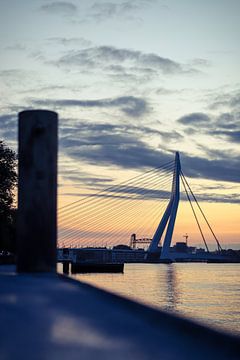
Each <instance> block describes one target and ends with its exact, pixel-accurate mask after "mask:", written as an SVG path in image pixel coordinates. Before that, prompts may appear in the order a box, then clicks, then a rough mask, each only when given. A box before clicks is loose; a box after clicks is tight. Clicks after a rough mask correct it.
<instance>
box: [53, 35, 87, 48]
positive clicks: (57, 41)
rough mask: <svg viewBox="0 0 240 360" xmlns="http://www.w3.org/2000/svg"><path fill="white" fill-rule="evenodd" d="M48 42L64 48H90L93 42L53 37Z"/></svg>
mask: <svg viewBox="0 0 240 360" xmlns="http://www.w3.org/2000/svg"><path fill="white" fill-rule="evenodd" d="M47 41H48V42H50V43H54V44H59V45H63V46H81V47H88V46H91V44H92V42H91V41H90V40H87V39H85V38H83V37H74V38H66V37H51V38H48V39H47Z"/></svg>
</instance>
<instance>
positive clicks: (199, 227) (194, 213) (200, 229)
mask: <svg viewBox="0 0 240 360" xmlns="http://www.w3.org/2000/svg"><path fill="white" fill-rule="evenodd" d="M180 176H181V180H182V183H183V186H184V190H185V192H186V195H187V198H188V201H189V203H190V205H191V208H192V212H193V215H194V217H195V220H196V222H197V225H198V229H199V231H200V233H201V236H202V239H203V242H204V244H205V246H206V249H207V252H209V249H208V246H207V242H206V240H205V237H204V235H203V232H202V228H201V226H200V224H199V221H198V218H197V215H196V212H195V210H194V207H193V205H192V201H191V199H190V196H189V194H188V190H187V188H186V185H185V182H184V180H185V179H184V177H183V176H182V174H181V173H180Z"/></svg>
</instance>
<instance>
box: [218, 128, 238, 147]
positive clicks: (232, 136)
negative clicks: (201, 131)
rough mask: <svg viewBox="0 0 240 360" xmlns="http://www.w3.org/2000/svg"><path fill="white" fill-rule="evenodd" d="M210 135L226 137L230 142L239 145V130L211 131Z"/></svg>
mask: <svg viewBox="0 0 240 360" xmlns="http://www.w3.org/2000/svg"><path fill="white" fill-rule="evenodd" d="M211 134H212V135H217V136H223V137H226V138H227V139H228V140H229V141H230V142H234V143H237V144H239V143H240V130H236V131H233V130H212V131H211Z"/></svg>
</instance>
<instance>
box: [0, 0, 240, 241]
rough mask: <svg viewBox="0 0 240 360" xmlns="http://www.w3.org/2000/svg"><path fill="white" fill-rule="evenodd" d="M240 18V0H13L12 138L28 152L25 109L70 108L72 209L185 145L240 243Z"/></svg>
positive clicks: (63, 114) (63, 132) (2, 71)
mask: <svg viewBox="0 0 240 360" xmlns="http://www.w3.org/2000/svg"><path fill="white" fill-rule="evenodd" d="M239 24H240V2H239V1H238V0H211V1H206V0H202V1H194V0H181V1H178V0H166V1H159V0H132V1H128V0H126V1H124V0H115V1H113V0H112V1H111V0H110V1H97V0H93V1H91V0H88V1H86V0H82V1H50V0H23V1H19V0H1V1H0V34H1V35H0V36H1V42H0V53H1V62H0V95H1V97H0V124H1V126H0V137H1V139H3V140H4V141H5V142H6V143H7V144H8V145H9V146H11V147H13V148H15V149H17V142H16V139H17V113H18V112H19V111H21V110H25V109H40V108H41V109H49V110H54V111H57V112H58V114H59V206H60V207H61V206H63V205H65V204H68V203H71V202H72V201H76V199H77V198H78V195H79V193H81V192H86V191H90V192H91V191H96V190H99V189H102V188H104V187H108V186H110V185H111V184H112V183H115V182H121V181H124V180H126V179H128V178H131V177H132V176H134V175H135V174H140V173H142V172H143V171H147V170H148V169H151V168H153V167H157V166H160V165H161V164H163V163H166V162H168V161H170V160H173V159H174V152H175V151H179V152H180V155H181V162H182V169H183V172H184V174H185V175H186V176H187V178H188V179H189V182H190V184H191V186H192V188H193V190H194V192H195V193H196V195H198V198H199V199H200V200H202V202H203V206H204V209H205V210H206V213H207V215H208V218H209V220H210V221H211V223H212V224H213V226H214V228H215V231H216V232H217V233H218V234H219V235H220V236H219V237H220V239H221V241H222V243H223V245H224V246H227V247H228V246H231V247H240V229H239V223H240V215H239V214H240V213H239V203H240V193H239V190H240V170H239V168H240V161H239V155H240V146H239V137H240V74H239V69H238V67H239V63H240V47H239V30H240V29H239V28H240V25H239ZM181 211H182V213H181V214H182V215H181V216H180V215H179V217H178V221H177V224H176V234H177V238H178V240H179V239H181V238H182V235H183V234H184V233H186V232H188V233H189V236H190V237H191V236H192V237H193V238H194V239H195V240H194V241H195V243H198V241H197V235H196V234H195V230H193V227H192V225H191V224H190V220H189V216H188V211H189V210H186V209H185V210H184V206H183V208H182V210H181Z"/></svg>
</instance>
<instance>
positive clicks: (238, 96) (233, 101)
mask: <svg viewBox="0 0 240 360" xmlns="http://www.w3.org/2000/svg"><path fill="white" fill-rule="evenodd" d="M222 107H224V108H229V109H235V110H237V109H238V110H239V109H240V91H239V90H236V91H232V92H230V93H221V94H218V95H216V96H215V97H214V99H213V100H212V102H211V104H210V106H209V108H210V109H213V110H215V109H219V108H222Z"/></svg>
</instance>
